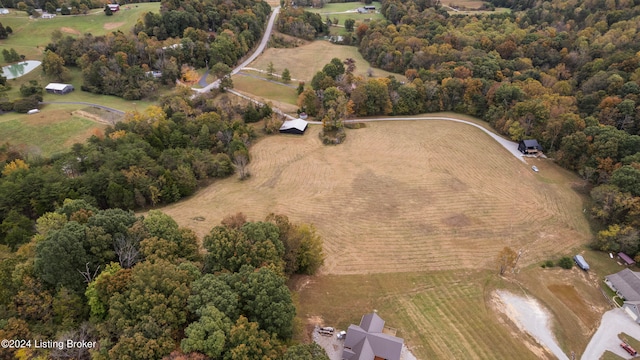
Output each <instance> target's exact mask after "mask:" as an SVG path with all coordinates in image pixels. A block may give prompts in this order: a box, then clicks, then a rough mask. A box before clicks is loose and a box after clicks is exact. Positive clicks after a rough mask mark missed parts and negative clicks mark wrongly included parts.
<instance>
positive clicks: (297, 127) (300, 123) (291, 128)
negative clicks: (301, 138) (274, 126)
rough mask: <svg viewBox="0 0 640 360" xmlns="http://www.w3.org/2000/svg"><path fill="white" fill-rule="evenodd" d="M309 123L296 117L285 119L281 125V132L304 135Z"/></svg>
mask: <svg viewBox="0 0 640 360" xmlns="http://www.w3.org/2000/svg"><path fill="white" fill-rule="evenodd" d="M308 125H309V123H307V122H306V121H304V120H302V119H295V120H289V121H285V122H284V123H283V124H282V126H281V127H280V132H281V133H283V134H297V135H303V134H304V132H305V130H307V126H308Z"/></svg>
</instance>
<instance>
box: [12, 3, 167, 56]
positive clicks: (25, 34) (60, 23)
mask: <svg viewBox="0 0 640 360" xmlns="http://www.w3.org/2000/svg"><path fill="white" fill-rule="evenodd" d="M127 8H128V9H127ZM159 10H160V3H159V2H155V3H140V4H130V5H126V6H122V9H121V10H120V11H119V12H117V13H115V14H114V15H113V16H106V15H105V14H104V12H103V10H102V9H93V10H91V12H90V13H89V14H88V15H75V16H72V15H67V16H62V15H58V16H56V17H55V18H53V19H29V17H28V16H27V14H26V13H25V12H24V11H17V12H12V13H11V14H9V15H7V16H6V17H4V16H3V17H0V22H2V25H4V26H11V28H12V29H13V34H12V35H10V36H9V37H8V38H7V39H6V40H3V41H2V44H0V51H2V49H10V48H14V49H16V51H17V52H18V53H20V54H24V55H26V57H27V60H33V59H36V60H39V59H40V58H41V56H42V51H43V50H44V47H45V46H46V45H47V44H48V43H49V42H50V41H51V34H52V33H53V31H54V30H60V31H61V32H62V33H63V35H81V34H84V33H91V34H93V35H96V36H98V35H104V34H106V33H108V32H112V31H117V30H121V31H125V32H126V31H129V30H130V29H131V28H133V26H134V25H135V23H136V21H137V20H138V18H139V17H140V15H142V14H143V13H145V12H147V11H154V12H157V11H159Z"/></svg>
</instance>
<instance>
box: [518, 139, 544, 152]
mask: <svg viewBox="0 0 640 360" xmlns="http://www.w3.org/2000/svg"><path fill="white" fill-rule="evenodd" d="M518 151H520V152H521V153H523V154H525V155H530V154H537V153H538V152H540V151H542V146H540V144H538V140H536V139H530V140H520V143H518Z"/></svg>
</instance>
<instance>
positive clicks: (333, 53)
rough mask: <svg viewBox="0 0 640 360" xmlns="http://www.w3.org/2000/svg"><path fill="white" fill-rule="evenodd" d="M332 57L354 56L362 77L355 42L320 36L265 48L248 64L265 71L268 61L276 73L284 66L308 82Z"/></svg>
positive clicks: (378, 72)
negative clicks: (283, 46) (295, 44)
mask: <svg viewBox="0 0 640 360" xmlns="http://www.w3.org/2000/svg"><path fill="white" fill-rule="evenodd" d="M333 58H338V59H340V60H344V59H347V58H352V59H354V60H355V61H356V71H355V73H356V74H357V75H360V76H362V77H363V78H366V77H367V69H369V67H370V65H369V63H368V62H367V61H366V60H365V59H364V58H363V57H362V55H361V54H360V53H359V52H358V48H356V47H355V46H344V45H336V44H332V43H330V42H329V41H322V40H317V41H313V42H310V43H308V44H306V45H302V46H299V47H296V48H289V49H276V48H269V49H267V50H265V51H264V53H263V54H262V55H261V56H260V57H259V58H258V59H256V60H255V61H254V62H252V63H251V64H250V65H249V66H251V67H254V68H257V69H260V70H265V71H266V70H267V67H268V65H269V63H270V62H272V63H273V66H274V68H275V70H276V73H278V74H281V73H282V70H284V69H285V68H287V69H289V71H290V72H291V77H292V78H294V79H300V80H303V81H306V82H307V83H309V82H311V79H312V78H313V75H315V74H316V72H318V71H320V70H322V68H323V67H324V66H325V65H326V64H328V63H329V62H330V61H331V59H333ZM372 70H373V76H374V77H387V76H389V75H393V76H395V77H396V78H397V79H398V81H406V78H405V77H404V75H400V74H394V73H391V72H388V71H384V70H381V69H377V68H373V69H372Z"/></svg>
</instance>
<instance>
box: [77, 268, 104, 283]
mask: <svg viewBox="0 0 640 360" xmlns="http://www.w3.org/2000/svg"><path fill="white" fill-rule="evenodd" d="M85 267H86V270H85V271H80V270H78V272H79V273H80V275H82V277H83V278H84V282H86V283H87V284H88V283H90V282H92V281H93V279H95V277H96V276H97V275H98V271H100V265H98V267H96V270H95V271H93V272H91V270H90V269H89V263H86V264H85Z"/></svg>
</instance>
